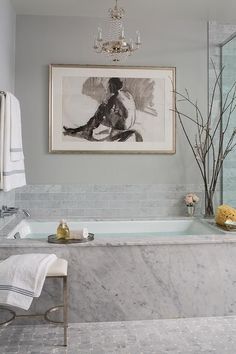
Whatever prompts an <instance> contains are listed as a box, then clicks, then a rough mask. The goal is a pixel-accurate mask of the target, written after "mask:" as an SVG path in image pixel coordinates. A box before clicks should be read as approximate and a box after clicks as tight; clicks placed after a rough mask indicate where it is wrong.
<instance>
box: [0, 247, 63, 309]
mask: <svg viewBox="0 0 236 354" xmlns="http://www.w3.org/2000/svg"><path fill="white" fill-rule="evenodd" d="M56 259H57V256H56V255H55V254H22V255H14V256H10V257H9V258H7V259H6V260H4V261H2V262H0V304H4V305H11V306H16V307H20V308H22V309H24V310H28V309H29V307H30V305H31V303H32V301H33V298H34V297H39V296H40V294H41V291H42V288H43V284H44V281H45V277H46V275H47V272H48V268H49V267H50V266H51V265H52V263H53V262H54V261H55V260H56Z"/></svg>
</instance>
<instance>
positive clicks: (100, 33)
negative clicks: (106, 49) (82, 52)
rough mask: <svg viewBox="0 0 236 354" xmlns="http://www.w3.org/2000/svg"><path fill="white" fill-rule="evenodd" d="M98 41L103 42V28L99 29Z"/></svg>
mask: <svg viewBox="0 0 236 354" xmlns="http://www.w3.org/2000/svg"><path fill="white" fill-rule="evenodd" d="M97 40H98V41H100V42H101V41H102V29H101V27H98V36H97Z"/></svg>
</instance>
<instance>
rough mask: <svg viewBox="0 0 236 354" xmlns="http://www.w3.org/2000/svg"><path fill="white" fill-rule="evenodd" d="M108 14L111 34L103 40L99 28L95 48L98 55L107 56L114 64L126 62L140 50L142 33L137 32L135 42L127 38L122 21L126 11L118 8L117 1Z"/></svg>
mask: <svg viewBox="0 0 236 354" xmlns="http://www.w3.org/2000/svg"><path fill="white" fill-rule="evenodd" d="M108 14H109V33H108V35H107V36H105V38H103V32H102V28H101V27H98V31H97V36H96V38H95V40H94V46H93V48H94V50H95V51H96V53H103V54H106V55H107V56H108V58H109V59H110V60H111V61H112V62H113V63H117V62H120V61H123V60H125V59H126V58H127V57H128V56H129V55H131V54H132V53H133V52H134V51H136V50H137V49H139V48H140V46H141V38H140V32H139V31H136V39H135V41H133V40H132V39H129V40H127V39H126V38H125V29H124V25H123V21H122V19H123V17H124V14H125V10H124V9H123V8H122V7H118V5H117V0H116V2H115V6H114V8H112V9H109V10H108Z"/></svg>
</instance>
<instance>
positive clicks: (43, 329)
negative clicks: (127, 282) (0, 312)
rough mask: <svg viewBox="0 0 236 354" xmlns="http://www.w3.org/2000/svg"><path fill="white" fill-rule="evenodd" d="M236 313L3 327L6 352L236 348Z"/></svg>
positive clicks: (181, 352) (180, 352) (145, 353)
mask: <svg viewBox="0 0 236 354" xmlns="http://www.w3.org/2000/svg"><path fill="white" fill-rule="evenodd" d="M235 334H236V318H235V317H216V318H197V319H191V318H188V319H172V320H153V321H129V322H106V323H104V322H102V323H80V324H76V323H74V324H69V329H68V347H67V348H64V347H63V346H62V328H60V327H55V326H52V325H48V324H44V325H40V326H36V325H31V326H19V325H10V326H8V327H5V328H2V329H0V341H1V354H11V353H14V354H16V353H17V354H21V353H22V354H23V353H24V354H48V353H55V354H213V353H214V354H235V348H236V336H235Z"/></svg>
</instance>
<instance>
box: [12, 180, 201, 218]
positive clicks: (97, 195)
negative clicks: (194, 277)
mask: <svg viewBox="0 0 236 354" xmlns="http://www.w3.org/2000/svg"><path fill="white" fill-rule="evenodd" d="M191 191H193V192H196V193H197V194H198V195H199V197H200V198H201V200H202V197H201V191H202V187H201V185H192V184H187V185H184V184H152V185H136V184H134V185H131V184H129V185H72V184H71V185H28V186H25V187H22V188H19V189H17V191H16V201H15V203H16V206H18V207H19V208H21V209H28V210H30V213H31V216H32V217H33V218H49V217H58V218H61V217H63V218H64V217H66V218H67V217H79V218H84V219H104V220H105V219H123V220H124V219H126V220H127V219H128V220H129V219H144V218H147V219H148V218H149V219H151V218H155V217H163V216H164V217H167V216H184V215H187V211H186V207H185V205H184V202H183V198H184V196H185V194H186V193H188V192H191ZM202 206H203V203H201V202H199V204H198V205H197V207H196V214H195V215H200V214H201V208H202Z"/></svg>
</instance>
